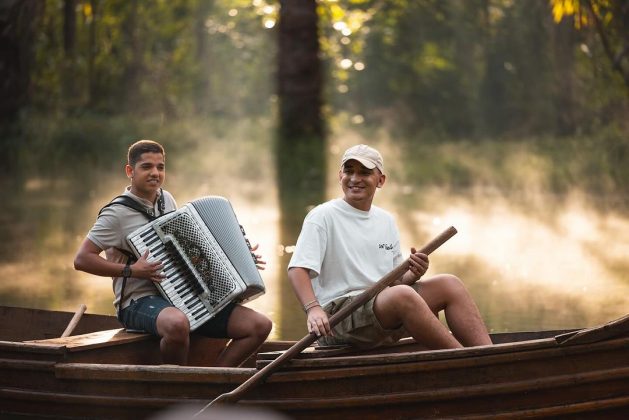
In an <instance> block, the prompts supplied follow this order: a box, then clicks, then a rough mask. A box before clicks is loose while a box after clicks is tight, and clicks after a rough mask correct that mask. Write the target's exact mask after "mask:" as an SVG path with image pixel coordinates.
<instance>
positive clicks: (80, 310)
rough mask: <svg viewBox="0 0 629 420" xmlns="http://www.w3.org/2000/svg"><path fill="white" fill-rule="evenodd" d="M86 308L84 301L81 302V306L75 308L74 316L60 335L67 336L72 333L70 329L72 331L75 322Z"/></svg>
mask: <svg viewBox="0 0 629 420" xmlns="http://www.w3.org/2000/svg"><path fill="white" fill-rule="evenodd" d="M86 309H87V306H85V304H84V303H82V304H81V306H79V309H77V310H76V312H75V313H74V316H73V317H72V319H71V320H70V322H69V323H68V326H67V327H66V329H65V331H64V332H63V334H61V337H67V336H69V335H70V334H72V331H74V329H75V328H76V326H77V324H78V323H79V321H80V320H81V317H82V316H83V313H85V310H86Z"/></svg>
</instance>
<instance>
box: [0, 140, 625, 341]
mask: <svg viewBox="0 0 629 420" xmlns="http://www.w3.org/2000/svg"><path fill="white" fill-rule="evenodd" d="M265 133H266V134H265ZM240 134H242V133H240ZM233 140H234V139H232V138H226V139H208V140H207V141H206V142H204V143H199V144H198V145H197V146H195V147H194V148H190V149H189V150H188V151H187V152H186V151H182V150H177V153H171V154H170V155H168V176H167V180H166V188H167V189H169V190H170V191H172V192H173V193H174V194H175V197H176V198H177V200H178V202H179V204H183V203H185V202H186V201H189V200H191V199H194V198H196V197H199V196H202V195H210V194H216V195H223V196H226V197H228V198H229V199H230V201H231V202H232V205H233V206H234V209H235V211H236V214H237V215H238V218H239V221H240V222H241V224H243V225H244V227H245V229H246V230H247V233H248V236H249V238H250V239H251V240H252V242H258V243H260V250H261V252H262V253H263V254H264V255H265V257H266V259H267V261H268V262H269V264H268V267H267V270H266V271H265V272H263V278H264V280H265V283H266V285H267V294H266V295H265V296H263V297H261V298H259V299H257V300H255V301H253V302H252V303H250V305H251V306H252V307H254V308H256V309H258V310H260V311H263V312H265V313H267V314H268V315H269V316H270V317H271V318H272V319H273V321H274V323H275V329H274V331H273V333H272V337H273V338H278V339H296V338H301V337H302V336H303V335H304V334H305V329H304V327H303V326H304V319H305V318H304V315H303V313H302V311H301V310H300V307H299V305H298V302H297V300H296V298H295V297H294V295H293V293H292V290H291V289H290V286H289V285H288V281H287V279H286V265H287V263H288V259H289V257H290V255H289V254H288V253H287V252H286V248H285V246H290V245H293V244H294V241H295V240H296V237H297V235H298V232H299V229H300V227H301V221H302V220H303V215H304V214H305V212H306V210H307V208H308V206H310V205H313V204H316V203H317V202H321V201H324V200H326V199H329V198H332V197H335V196H338V195H339V194H340V189H339V187H338V181H337V178H336V169H335V165H336V164H335V163H336V162H338V160H339V157H340V156H339V154H340V153H342V150H344V148H345V147H346V146H348V145H350V144H355V143H357V142H360V141H365V140H364V139H363V138H360V137H357V136H356V135H353V134H351V133H350V134H347V133H344V134H343V135H342V136H340V135H337V136H335V137H334V138H332V139H331V140H330V141H329V145H328V146H327V147H326V148H325V151H326V154H327V156H325V158H326V159H327V160H328V162H330V163H329V166H328V169H327V170H326V173H327V175H326V185H327V188H326V190H325V191H326V192H324V191H323V190H322V189H320V188H313V187H312V186H308V187H304V186H303V185H294V184H291V183H290V179H291V178H290V173H291V171H292V169H291V167H290V166H289V165H288V164H286V165H284V164H280V165H279V166H277V162H279V161H276V160H275V158H274V156H273V154H272V150H273V147H272V133H271V130H270V129H269V130H261V131H260V133H258V135H257V136H255V137H254V136H240V137H239V139H238V140H239V141H233ZM371 143H372V144H374V145H376V146H377V147H379V148H380V149H381V150H382V151H383V153H384V155H385V160H386V161H388V162H389V165H388V166H389V168H391V173H390V177H389V179H388V181H387V184H386V185H385V188H384V189H383V190H382V191H380V192H379V193H378V195H377V197H376V203H377V204H378V205H380V206H381V207H384V208H387V209H389V210H390V211H392V212H393V213H394V214H395V215H396V217H397V220H398V224H399V227H400V230H401V232H402V241H403V247H404V248H405V249H409V248H410V247H411V246H412V245H414V246H418V245H422V244H423V243H425V242H426V241H427V240H428V239H430V238H431V237H432V236H433V235H435V234H436V233H438V232H440V231H441V230H442V229H443V228H444V227H445V226H447V225H454V226H456V227H457V229H458V230H459V234H458V235H456V236H455V237H454V238H452V239H451V240H450V241H449V242H448V243H447V244H446V245H444V247H442V248H441V249H440V250H438V251H437V252H436V253H435V254H434V256H433V257H432V258H431V269H430V270H431V272H444V271H445V272H453V273H456V274H458V275H460V276H461V277H462V278H463V279H464V281H465V283H466V284H467V285H468V287H469V288H470V290H471V291H472V293H473V295H474V296H475V298H476V299H477V301H478V303H479V307H480V309H481V312H482V313H483V315H484V316H485V318H486V320H487V323H488V325H489V327H490V329H491V330H493V331H505V330H532V329H540V328H564V327H565V328H569V327H577V326H584V325H594V324H598V323H601V322H604V321H607V320H610V319H612V318H615V317H619V316H622V315H624V314H626V312H627V308H628V307H629V305H628V303H629V261H628V260H627V258H626V256H627V255H629V242H628V241H627V240H626V238H627V237H629V217H627V215H626V214H623V213H620V212H618V213H616V212H613V211H601V210H596V209H595V208H594V207H593V206H592V205H591V203H590V202H589V201H588V200H587V198H583V197H582V196H579V194H577V193H575V194H574V195H573V198H572V199H570V200H565V199H564V200H556V199H554V198H553V196H552V195H550V194H548V193H547V192H544V191H537V192H529V193H528V194H531V196H530V201H531V202H535V203H536V204H535V206H526V205H522V204H521V202H522V200H513V199H512V198H511V197H509V196H508V195H507V194H504V193H501V192H498V191H495V190H483V189H474V188H473V187H470V188H468V189H465V190H461V191H458V192H457V193H453V192H452V191H450V190H443V189H439V188H434V187H430V186H426V185H422V183H421V182H420V180H417V182H409V180H408V179H402V177H401V176H399V175H400V173H399V171H398V169H396V168H395V166H396V165H394V164H393V163H394V162H395V163H397V162H401V161H402V160H401V159H399V155H398V153H400V152H399V148H397V147H395V146H394V145H392V144H391V143H389V142H387V141H386V139H378V140H372V141H371ZM321 150H323V149H321ZM123 155H124V152H121V156H123ZM295 156H296V155H295V152H294V151H291V152H290V154H287V156H286V157H287V158H288V160H287V161H281V162H290V161H291V159H292V158H294V157H295ZM294 160H295V161H301V160H300V159H294ZM111 167H112V169H111V171H106V172H105V173H89V172H85V171H76V172H74V173H72V174H65V175H59V176H57V177H55V179H54V180H53V179H36V178H32V179H26V180H25V181H19V180H6V179H5V180H3V181H2V182H1V183H0V193H2V194H3V197H5V199H4V200H3V203H2V208H1V211H0V276H1V278H2V279H3V280H2V282H1V283H0V304H4V305H18V306H30V307H37V308H50V309H61V310H70V311H73V310H75V309H76V307H77V305H78V304H80V303H86V304H87V306H88V311H89V312H96V313H107V314H113V307H112V304H111V302H112V300H113V297H112V291H111V282H110V281H109V280H108V279H106V278H99V277H95V276H91V275H87V274H84V273H79V272H76V271H74V270H73V268H72V259H73V257H74V252H75V250H76V249H77V247H78V245H79V244H80V242H81V241H82V240H83V238H84V235H85V233H86V232H87V230H88V229H89V227H90V226H91V225H92V223H93V221H94V217H95V216H96V213H97V212H98V209H99V208H100V207H101V206H102V205H103V204H104V203H106V202H107V201H109V200H110V199H111V198H112V197H114V196H115V195H117V194H118V193H119V192H120V191H121V190H122V188H123V187H124V185H125V182H126V179H125V177H124V173H123V167H122V164H120V165H118V162H112V165H111ZM282 168H285V169H287V172H286V173H285V175H283V176H286V178H282V177H283V176H282V177H280V178H277V175H278V171H281V169H282ZM281 179H287V180H288V181H287V182H286V183H284V182H283V181H282V180H281ZM280 188H281V189H282V192H280ZM280 198H281V200H280ZM278 203H281V204H278ZM288 250H289V251H290V248H289V249H288Z"/></svg>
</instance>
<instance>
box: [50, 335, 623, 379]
mask: <svg viewBox="0 0 629 420" xmlns="http://www.w3.org/2000/svg"><path fill="white" fill-rule="evenodd" d="M536 341H537V340H536ZM542 341H543V343H542V344H547V345H545V346H542V347H537V348H529V347H528V346H520V347H519V348H518V347H504V346H503V347H501V348H495V347H494V346H482V348H483V349H484V350H485V351H482V352H481V351H477V352H470V351H466V350H470V348H467V349H452V350H444V351H442V352H443V353H440V354H441V355H444V356H445V357H442V358H435V357H431V356H434V355H432V354H431V353H433V352H427V351H421V352H412V353H408V354H399V355H387V356H386V357H385V358H383V357H380V358H378V357H376V356H373V355H369V356H353V360H351V362H353V364H347V363H346V362H347V361H348V358H341V357H338V358H330V359H304V360H296V361H293V362H294V363H295V362H304V364H303V365H299V366H297V367H294V366H291V365H288V366H285V367H283V368H281V369H280V370H279V371H278V372H276V373H275V374H273V375H272V376H270V377H269V378H268V379H267V382H290V381H294V380H295V378H299V380H300V381H306V382H308V381H318V380H323V379H335V378H347V377H349V376H373V375H379V374H384V373H387V374H392V373H408V372H423V371H437V370H449V369H453V368H471V367H483V366H496V365H501V364H508V363H513V361H514V356H516V355H517V360H518V361H519V362H524V361H531V360H538V359H544V358H560V357H565V356H567V355H577V354H586V353H590V352H594V351H598V350H603V349H607V350H615V349H619V348H620V349H622V348H626V347H629V337H621V338H616V339H610V340H606V341H602V342H599V343H592V344H579V345H572V346H561V345H558V344H557V343H554V342H553V341H552V339H546V340H542ZM546 341H548V342H547V343H546ZM551 344H554V345H551ZM480 348H481V347H479V349H480ZM509 350H510V351H509ZM392 356H397V357H392ZM361 358H366V360H365V361H364V363H360V362H361V360H360V359H361ZM383 359H386V360H383ZM317 362H320V363H319V364H317ZM341 362H345V364H342V363H341ZM289 363H290V362H289ZM129 371H133V372H134V376H133V377H129V376H128V372H129ZM257 371H258V369H256V368H216V367H204V366H175V365H129V364H92V363H80V362H79V363H70V362H59V363H57V364H56V365H55V375H56V377H58V378H60V379H87V380H111V381H117V380H121V381H129V382H136V381H137V382H143V381H148V382H160V381H164V380H169V381H175V382H178V381H181V382H183V381H186V382H200V383H210V382H215V381H216V382H225V381H228V382H229V383H239V382H242V381H244V380H246V379H247V378H248V377H250V376H252V375H253V374H255V373H256V372H257Z"/></svg>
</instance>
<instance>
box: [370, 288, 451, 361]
mask: <svg viewBox="0 0 629 420" xmlns="http://www.w3.org/2000/svg"><path fill="white" fill-rule="evenodd" d="M373 310H374V314H375V315H376V318H378V321H379V322H380V325H382V327H383V328H386V329H395V328H398V327H400V326H404V328H405V329H406V330H407V331H408V332H409V334H411V336H413V338H414V339H415V340H416V341H417V342H418V343H422V344H423V345H425V346H427V347H428V348H430V349H446V348H458V347H462V345H461V343H459V342H458V341H457V339H456V338H455V337H454V336H453V335H452V334H450V331H448V329H447V328H446V327H445V325H443V324H442V323H441V322H440V321H439V319H438V318H437V317H436V316H435V314H434V313H433V312H432V310H431V308H430V307H429V305H428V304H427V303H426V302H425V301H424V299H423V298H422V297H421V296H420V295H419V294H418V293H417V292H416V291H415V290H414V289H413V288H411V287H410V286H404V285H399V286H392V287H389V288H387V289H385V290H383V291H382V292H380V294H379V295H378V296H377V297H376V300H375V301H374V305H373Z"/></svg>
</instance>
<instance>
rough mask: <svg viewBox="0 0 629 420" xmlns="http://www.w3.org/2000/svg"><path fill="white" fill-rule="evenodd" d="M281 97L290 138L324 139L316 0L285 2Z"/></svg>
mask: <svg viewBox="0 0 629 420" xmlns="http://www.w3.org/2000/svg"><path fill="white" fill-rule="evenodd" d="M280 4H281V10H280V20H279V71H278V94H279V99H280V121H281V128H282V130H284V131H285V132H286V134H287V135H289V136H298V137H302V136H304V135H315V136H321V135H322V134H323V125H322V121H321V84H322V77H321V63H320V61H319V39H318V33H317V12H316V7H317V5H316V1H315V0H300V1H291V0H282V1H281V2H280Z"/></svg>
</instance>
